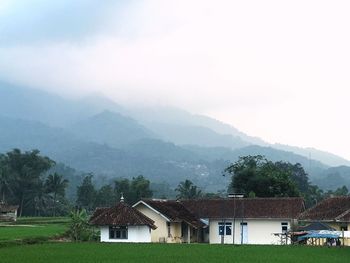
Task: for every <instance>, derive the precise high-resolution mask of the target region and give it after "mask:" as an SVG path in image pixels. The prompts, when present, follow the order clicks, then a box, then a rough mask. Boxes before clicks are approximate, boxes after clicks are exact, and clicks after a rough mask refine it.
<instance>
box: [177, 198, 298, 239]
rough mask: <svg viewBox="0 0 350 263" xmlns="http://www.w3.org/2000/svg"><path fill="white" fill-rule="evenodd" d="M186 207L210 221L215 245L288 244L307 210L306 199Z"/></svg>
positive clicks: (235, 201)
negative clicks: (299, 219)
mask: <svg viewBox="0 0 350 263" xmlns="http://www.w3.org/2000/svg"><path fill="white" fill-rule="evenodd" d="M182 203H183V205H184V206H185V207H186V208H187V209H188V210H189V211H191V212H192V213H193V214H194V215H196V217H197V218H200V219H201V220H202V221H206V222H208V230H207V231H208V241H209V243H211V244H276V245H277V244H288V243H290V242H291V240H290V237H288V232H289V231H290V230H291V229H292V228H293V227H294V225H296V224H297V218H298V217H299V215H300V213H302V212H303V211H304V202H303V199H302V198H239V199H215V200H187V201H182Z"/></svg>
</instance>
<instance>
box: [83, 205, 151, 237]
mask: <svg viewBox="0 0 350 263" xmlns="http://www.w3.org/2000/svg"><path fill="white" fill-rule="evenodd" d="M90 224H92V225H96V226H98V227H99V228H100V232H101V236H100V241H101V242H133V243H148V242H151V229H156V226H155V225H154V221H153V220H152V219H150V218H148V217H147V216H145V215H144V214H142V213H141V212H139V211H138V210H136V209H135V208H132V207H130V206H129V205H127V204H126V203H124V202H123V201H121V202H119V203H118V204H117V205H116V206H113V207H108V208H96V210H95V212H94V214H93V215H92V217H91V218H90Z"/></svg>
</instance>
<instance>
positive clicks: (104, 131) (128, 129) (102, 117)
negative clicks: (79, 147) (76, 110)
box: [68, 110, 157, 147]
mask: <svg viewBox="0 0 350 263" xmlns="http://www.w3.org/2000/svg"><path fill="white" fill-rule="evenodd" d="M68 130H69V131H71V132H72V133H74V134H75V135H76V136H77V137H78V138H81V139H84V140H87V141H92V142H97V143H100V144H107V145H110V146H113V147H120V146H122V145H125V144H129V143H131V142H134V141H137V140H140V139H145V138H157V135H156V134H154V133H153V132H152V131H150V130H148V129H147V128H145V127H144V126H142V125H140V124H139V123H138V122H136V121H135V120H133V119H131V118H130V117H126V116H123V115H121V114H119V113H116V112H111V111H107V110H105V111H103V112H101V113H99V114H97V115H94V116H92V117H89V118H87V119H85V120H81V121H78V122H77V123H75V124H73V125H72V126H70V127H69V128H68Z"/></svg>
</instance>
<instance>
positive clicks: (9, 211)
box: [0, 201, 18, 222]
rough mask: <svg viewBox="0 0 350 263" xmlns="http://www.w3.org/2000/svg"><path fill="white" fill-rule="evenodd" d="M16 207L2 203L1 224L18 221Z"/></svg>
mask: <svg viewBox="0 0 350 263" xmlns="http://www.w3.org/2000/svg"><path fill="white" fill-rule="evenodd" d="M17 210H18V206H16V205H7V204H6V203H5V202H3V201H0V222H1V221H16V220H17Z"/></svg>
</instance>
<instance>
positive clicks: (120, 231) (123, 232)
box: [109, 226, 128, 239]
mask: <svg viewBox="0 0 350 263" xmlns="http://www.w3.org/2000/svg"><path fill="white" fill-rule="evenodd" d="M109 239H128V227H127V226H110V227H109Z"/></svg>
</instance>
